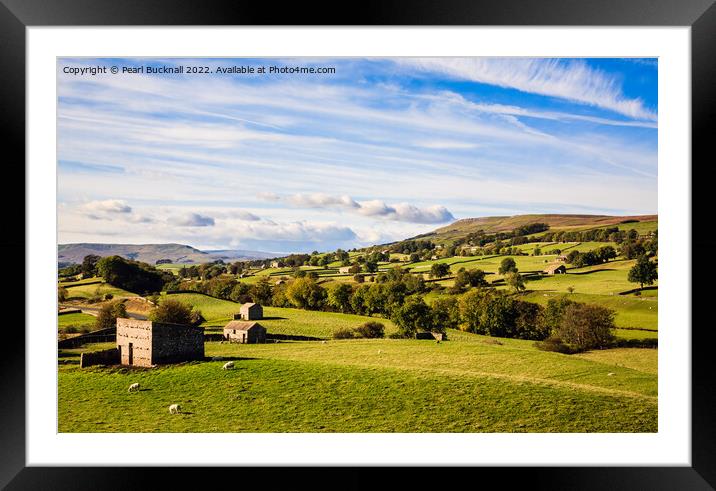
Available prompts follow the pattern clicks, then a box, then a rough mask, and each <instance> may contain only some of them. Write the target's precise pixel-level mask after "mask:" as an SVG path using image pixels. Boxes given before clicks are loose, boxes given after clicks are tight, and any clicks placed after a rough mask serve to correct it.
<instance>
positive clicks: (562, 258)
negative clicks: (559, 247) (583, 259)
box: [556, 256, 567, 262]
mask: <svg viewBox="0 0 716 491" xmlns="http://www.w3.org/2000/svg"><path fill="white" fill-rule="evenodd" d="M556 260H557V261H561V262H565V261H566V260H567V256H557V257H556Z"/></svg>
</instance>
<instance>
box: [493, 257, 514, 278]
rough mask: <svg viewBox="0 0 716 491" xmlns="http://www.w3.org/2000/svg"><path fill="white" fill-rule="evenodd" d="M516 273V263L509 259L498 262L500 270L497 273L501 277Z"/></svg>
mask: <svg viewBox="0 0 716 491" xmlns="http://www.w3.org/2000/svg"><path fill="white" fill-rule="evenodd" d="M517 271H518V270H517V263H515V260H514V259H512V258H511V257H506V258H505V259H503V260H502V262H500V268H499V269H498V270H497V272H498V273H500V274H502V275H505V274H507V273H516V272H517Z"/></svg>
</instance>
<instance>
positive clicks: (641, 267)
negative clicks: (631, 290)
mask: <svg viewBox="0 0 716 491" xmlns="http://www.w3.org/2000/svg"><path fill="white" fill-rule="evenodd" d="M657 278H658V273H657V269H656V263H655V262H652V261H650V260H649V258H648V257H647V256H646V255H641V256H639V258H638V259H637V260H636V264H635V265H634V266H633V267H632V268H631V269H630V270H629V277H628V278H627V279H628V280H629V281H631V282H632V283H639V288H640V289H642V290H643V289H644V285H653V284H654V281H656V280H657Z"/></svg>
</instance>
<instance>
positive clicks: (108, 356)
mask: <svg viewBox="0 0 716 491" xmlns="http://www.w3.org/2000/svg"><path fill="white" fill-rule="evenodd" d="M118 363H119V351H118V350H117V348H110V349H106V350H102V351H92V352H88V353H82V354H81V355H80V368H85V367H89V366H92V365H116V364H118Z"/></svg>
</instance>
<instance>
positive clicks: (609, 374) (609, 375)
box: [607, 372, 616, 377]
mask: <svg viewBox="0 0 716 491" xmlns="http://www.w3.org/2000/svg"><path fill="white" fill-rule="evenodd" d="M614 375H616V373H614V372H609V373H608V374H607V376H608V377H613V376H614Z"/></svg>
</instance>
